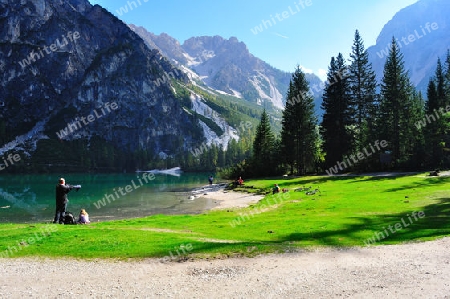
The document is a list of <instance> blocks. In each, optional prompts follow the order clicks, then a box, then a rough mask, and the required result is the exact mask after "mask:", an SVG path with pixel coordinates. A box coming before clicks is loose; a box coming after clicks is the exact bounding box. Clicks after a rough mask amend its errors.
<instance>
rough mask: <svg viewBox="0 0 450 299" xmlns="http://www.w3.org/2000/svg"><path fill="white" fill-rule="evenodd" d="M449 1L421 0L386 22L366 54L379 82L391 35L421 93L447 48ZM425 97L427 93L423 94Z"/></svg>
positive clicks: (413, 81)
mask: <svg viewBox="0 0 450 299" xmlns="http://www.w3.org/2000/svg"><path fill="white" fill-rule="evenodd" d="M449 29H450V1H448V0H420V1H418V2H417V3H415V4H413V5H410V6H408V7H406V8H404V9H402V10H401V11H399V12H398V13H397V14H396V15H395V16H394V17H393V18H392V20H391V21H389V22H388V23H387V24H386V25H385V26H384V28H383V30H382V31H381V33H380V35H379V36H378V38H377V42H376V45H374V46H372V47H369V48H368V52H369V55H370V60H371V62H372V64H373V68H374V70H375V72H376V74H377V78H378V81H379V82H380V81H381V78H382V76H383V68H384V64H385V62H386V57H387V55H388V51H389V48H390V44H391V41H392V37H393V36H394V37H395V38H396V40H397V43H398V45H399V47H400V49H401V51H402V53H403V54H404V61H405V68H406V69H407V70H408V71H409V74H410V76H411V81H412V83H413V84H414V85H416V86H417V87H418V89H419V90H421V91H422V92H425V91H426V87H427V84H428V81H429V79H430V77H431V76H433V75H434V71H435V69H436V62H437V59H438V58H441V59H443V58H445V55H446V53H447V49H449V48H450V31H449ZM424 94H426V93H424Z"/></svg>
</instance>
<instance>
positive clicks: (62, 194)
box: [53, 178, 81, 224]
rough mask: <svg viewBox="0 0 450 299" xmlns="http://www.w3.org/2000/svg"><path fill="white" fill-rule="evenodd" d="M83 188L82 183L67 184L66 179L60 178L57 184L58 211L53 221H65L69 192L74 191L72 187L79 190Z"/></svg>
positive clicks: (60, 222) (61, 222)
mask: <svg viewBox="0 0 450 299" xmlns="http://www.w3.org/2000/svg"><path fill="white" fill-rule="evenodd" d="M80 188H81V186H80V185H76V186H72V185H66V180H65V179H63V178H60V179H59V184H58V185H56V212H55V219H54V220H53V223H59V224H63V223H64V217H65V215H66V208H67V203H68V202H69V199H68V198H67V193H69V192H70V191H72V189H76V191H78V190H79V189H80Z"/></svg>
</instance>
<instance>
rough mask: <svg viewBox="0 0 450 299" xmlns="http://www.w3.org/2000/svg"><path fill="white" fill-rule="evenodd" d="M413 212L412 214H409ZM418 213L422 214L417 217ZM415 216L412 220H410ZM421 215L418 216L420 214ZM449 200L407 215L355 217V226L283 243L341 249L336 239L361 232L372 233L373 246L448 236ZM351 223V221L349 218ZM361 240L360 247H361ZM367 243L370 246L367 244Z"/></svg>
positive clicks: (294, 237)
mask: <svg viewBox="0 0 450 299" xmlns="http://www.w3.org/2000/svg"><path fill="white" fill-rule="evenodd" d="M413 212H415V213H414V214H413ZM418 212H423V217H419V214H418ZM413 215H415V216H413ZM420 215H422V214H420ZM448 217H450V198H448V197H446V198H439V199H437V200H436V203H434V204H431V205H428V206H426V207H424V208H422V209H421V210H420V211H418V210H416V211H410V212H409V213H398V214H385V215H377V216H375V217H373V216H372V217H370V218H369V217H357V218H358V219H359V223H358V224H349V225H347V226H346V227H345V228H344V229H340V230H332V231H323V232H314V233H293V234H290V235H288V236H285V237H284V241H300V242H301V241H303V240H314V241H319V243H320V244H321V245H332V246H342V243H341V242H339V238H352V237H356V236H355V235H356V234H358V233H359V232H361V231H367V230H369V231H372V234H370V235H369V237H368V238H372V237H375V239H374V240H375V242H376V243H377V244H384V243H385V244H389V243H398V242H403V241H410V240H415V239H419V238H432V237H439V236H444V235H450V221H448ZM353 219H354V218H353ZM364 241H367V240H363V241H362V242H361V245H365V242H364ZM369 243H371V242H370V241H369Z"/></svg>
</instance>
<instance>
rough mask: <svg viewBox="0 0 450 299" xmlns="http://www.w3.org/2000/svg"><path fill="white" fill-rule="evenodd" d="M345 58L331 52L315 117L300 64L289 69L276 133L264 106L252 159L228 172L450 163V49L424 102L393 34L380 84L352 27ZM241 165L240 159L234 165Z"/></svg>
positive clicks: (300, 172) (409, 167)
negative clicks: (320, 115)
mask: <svg viewBox="0 0 450 299" xmlns="http://www.w3.org/2000/svg"><path fill="white" fill-rule="evenodd" d="M351 49H352V51H351V54H350V57H349V58H348V59H345V58H344V56H343V55H342V54H341V53H338V55H337V56H336V57H332V58H331V61H330V65H329V68H328V73H327V82H326V83H325V87H324V93H323V102H322V109H323V110H324V115H323V118H322V120H321V122H320V123H319V122H318V120H317V116H316V115H314V110H313V99H312V96H311V92H310V89H309V86H308V83H307V82H306V80H305V75H304V73H303V72H302V71H301V69H300V68H299V67H297V69H296V71H295V72H294V74H293V75H292V79H291V83H290V86H289V90H288V92H287V96H286V107H285V110H284V112H283V119H282V129H281V134H280V136H279V137H275V136H274V133H273V132H272V130H271V127H270V124H269V123H268V115H267V113H266V112H265V111H264V112H263V113H262V116H261V121H260V124H259V125H258V126H257V131H256V136H255V138H254V142H253V151H252V157H250V158H249V159H248V163H247V164H246V167H242V165H238V166H237V167H235V168H234V170H233V171H230V173H232V175H234V176H238V175H247V176H268V175H277V174H294V175H304V174H306V173H326V174H328V175H332V174H338V173H343V172H363V171H385V170H396V171H416V170H439V169H447V168H449V167H450V113H449V112H450V52H448V53H447V57H446V60H445V62H444V63H442V61H441V60H440V59H438V61H437V67H436V72H435V76H434V77H433V78H430V81H429V85H428V90H427V94H426V99H427V100H426V101H424V96H423V95H422V94H420V93H418V92H417V91H416V90H415V88H414V86H413V85H412V83H411V81H410V78H409V75H408V72H407V71H406V70H405V68H404V61H403V55H402V53H401V51H400V47H399V45H398V44H397V42H396V39H395V37H393V38H392V44H391V47H390V51H389V56H388V58H387V60H386V63H385V66H384V72H383V78H382V80H381V82H379V83H377V82H376V77H375V73H374V71H373V70H372V65H371V64H370V63H369V57H368V53H367V51H366V50H365V48H364V42H363V40H362V38H361V36H360V34H359V32H358V31H356V32H355V36H354V42H353V45H352V48H351ZM241 164H242V163H241Z"/></svg>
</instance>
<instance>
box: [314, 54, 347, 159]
mask: <svg viewBox="0 0 450 299" xmlns="http://www.w3.org/2000/svg"><path fill="white" fill-rule="evenodd" d="M344 73H346V65H345V61H344V58H343V57H342V54H341V53H339V55H338V56H337V58H334V57H332V58H331V62H330V66H329V68H328V74H327V83H326V86H325V90H324V94H323V101H322V109H323V110H324V114H323V118H322V124H321V127H320V133H321V135H322V139H323V144H322V149H323V152H324V153H326V156H325V167H326V168H328V167H331V166H332V165H334V164H336V162H338V161H342V159H343V157H344V156H345V155H347V154H349V153H350V151H351V146H352V138H351V132H350V131H349V128H348V125H349V122H350V119H351V110H350V102H349V101H350V93H349V92H350V86H349V81H348V79H347V77H345V75H343V74H344Z"/></svg>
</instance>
